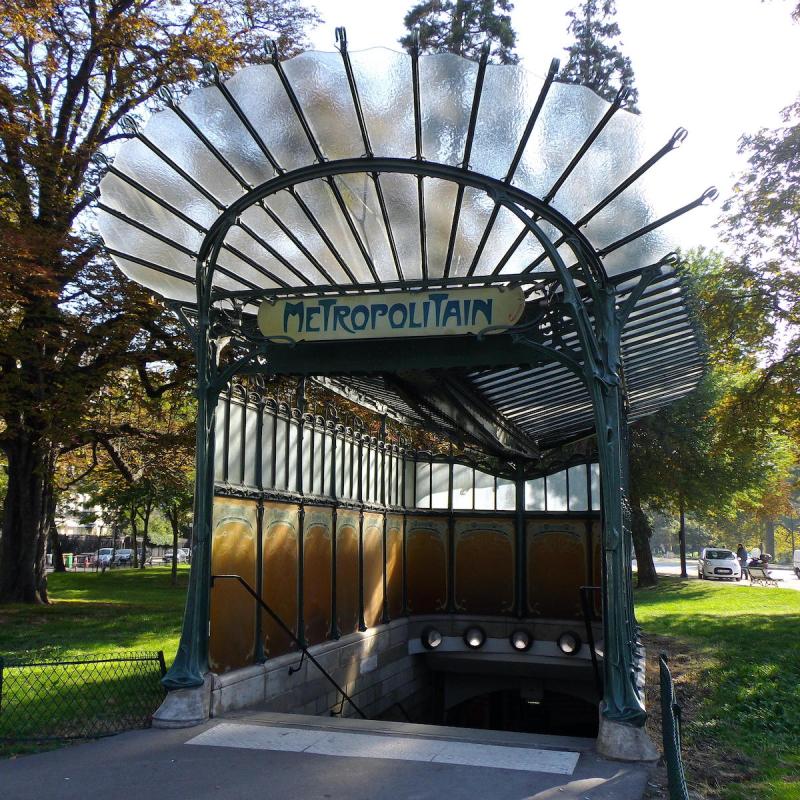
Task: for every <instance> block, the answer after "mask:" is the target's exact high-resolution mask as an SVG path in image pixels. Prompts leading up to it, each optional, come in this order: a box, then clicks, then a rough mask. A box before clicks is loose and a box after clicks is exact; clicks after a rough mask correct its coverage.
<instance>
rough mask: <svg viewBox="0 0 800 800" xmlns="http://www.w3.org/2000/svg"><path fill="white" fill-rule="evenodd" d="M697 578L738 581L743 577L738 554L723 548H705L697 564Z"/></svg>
mask: <svg viewBox="0 0 800 800" xmlns="http://www.w3.org/2000/svg"><path fill="white" fill-rule="evenodd" d="M697 577H698V578H700V580H705V579H706V578H709V579H712V578H713V579H715V580H720V581H738V580H739V579H740V578H741V577H742V568H741V566H740V564H739V559H738V558H736V553H733V552H731V551H730V550H726V549H725V548H723V547H704V548H703V552H702V553H700V559H699V560H698V562H697Z"/></svg>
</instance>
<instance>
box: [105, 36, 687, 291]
mask: <svg viewBox="0 0 800 800" xmlns="http://www.w3.org/2000/svg"><path fill="white" fill-rule="evenodd" d="M349 58H350V61H351V64H352V70H353V75H354V78H355V86H356V92H357V98H358V100H359V101H360V103H361V108H362V109H363V120H364V124H365V127H366V136H367V137H368V144H369V146H370V148H371V150H372V152H373V154H374V155H375V156H378V157H383V156H387V157H394V158H412V157H413V156H414V154H415V149H416V146H415V132H414V130H415V125H414V122H415V120H414V105H413V82H412V61H411V57H410V56H408V55H407V54H404V53H396V52H392V51H389V50H383V49H375V50H368V51H364V52H360V53H353V54H351V55H350V56H349ZM478 72H479V67H478V65H477V64H476V63H475V62H471V61H467V60H465V59H462V58H459V57H457V56H455V55H452V54H437V55H426V56H422V57H420V60H419V76H420V81H419V89H420V99H421V126H422V130H421V135H422V155H423V157H424V159H425V160H426V161H428V162H435V163H440V164H447V165H450V166H460V165H461V164H462V163H463V160H464V157H465V147H466V146H467V143H468V139H469V136H468V131H469V123H470V116H471V112H472V109H473V103H474V102H475V101H476V95H475V85H476V80H477V77H478ZM543 84H544V82H543V80H542V79H541V78H540V77H538V76H536V75H533V74H531V73H529V72H526V71H525V70H524V69H523V68H522V67H520V66H518V65H513V66H511V65H489V66H488V67H487V68H486V72H485V76H484V85H483V92H482V94H481V95H480V97H479V98H478V101H479V108H478V113H477V116H476V124H475V129H474V139H473V142H472V145H471V152H470V154H469V166H470V168H471V169H472V170H474V171H476V172H479V173H481V174H485V175H489V176H491V177H493V178H497V179H504V178H505V177H506V175H507V173H508V171H509V166H510V165H511V163H512V160H513V159H514V156H515V153H517V150H518V148H520V142H521V140H522V137H523V132H524V130H525V128H526V125H527V124H528V120H529V118H530V115H531V112H532V110H533V109H534V107H535V105H536V102H537V99H538V98H539V96H540V93H541V92H542V87H543ZM293 101H294V102H295V104H296V105H294V106H293ZM608 111H609V104H608V103H606V102H605V101H604V100H602V99H601V98H599V97H598V96H597V95H596V94H594V92H592V91H590V90H589V89H586V88H583V87H579V86H572V85H564V84H558V83H554V84H553V85H552V86H551V87H550V88H549V92H548V93H547V96H546V98H545V100H544V103H543V106H542V108H541V113H540V115H539V117H538V119H537V120H536V123H535V125H534V127H533V130H532V134H531V136H530V138H529V140H528V141H527V142H526V143H525V146H524V148H521V152H520V160H519V165H518V167H517V169H516V170H515V173H514V175H513V179H512V182H513V184H514V185H515V186H517V187H519V188H521V189H523V190H525V191H526V192H529V193H530V194H532V195H534V196H535V197H538V198H551V204H552V206H553V207H554V208H556V209H557V210H559V211H561V212H562V213H563V214H565V215H566V216H567V217H568V218H570V219H571V220H573V221H575V220H578V219H580V218H581V217H582V216H583V215H585V214H586V213H587V212H588V211H590V210H591V209H593V208H594V207H595V206H596V205H597V204H598V203H599V202H600V201H602V200H603V199H604V198H605V197H606V196H607V195H608V193H609V192H611V191H612V190H614V189H615V188H616V187H617V186H618V185H619V184H620V182H621V181H623V180H624V179H626V178H627V177H628V176H629V175H630V174H631V173H632V172H634V170H636V169H637V167H638V166H639V165H641V164H642V163H643V162H644V161H646V159H647V158H649V156H650V155H652V154H653V153H655V152H656V151H657V150H658V149H659V148H660V147H661V146H662V145H663V143H664V142H665V141H666V140H667V138H668V137H666V136H664V134H663V131H661V132H658V133H659V137H660V138H659V137H654V136H652V135H651V134H650V133H649V132H648V128H647V126H646V124H645V122H644V121H643V120H642V119H641V118H638V117H636V116H634V115H632V114H630V113H628V112H626V111H617V112H616V113H614V114H613V115H611V116H610V117H609V116H608ZM241 116H244V117H245V118H246V120H247V123H248V124H247V125H245V123H244V122H243V121H242V119H241ZM601 120H604V123H603V124H604V127H603V128H602V130H600V131H599V132H597V126H598V124H599V123H600V122H601ZM304 125H306V126H307V131H306V130H304V127H303V126H304ZM248 126H249V128H250V129H249V130H248ZM193 128H194V130H193ZM593 132H595V133H597V135H596V139H595V140H594V141H593V142H592V143H591V145H590V146H589V147H588V148H586V147H585V144H586V142H587V139H589V138H590V137H592V136H593V135H594V134H593ZM582 150H584V151H585V152H583V153H582V155H581V156H580V158H578V159H576V155H577V154H579V153H580V152H581V151H582ZM317 153H318V154H319V158H318V157H317ZM366 153H367V142H366V141H365V135H364V132H363V131H362V130H361V127H360V125H359V119H358V116H357V113H356V105H355V102H354V96H353V91H352V89H351V86H350V85H349V82H348V80H347V73H346V69H345V63H344V60H343V57H342V55H341V54H339V53H316V52H314V53H304V54H302V55H300V56H297V57H296V58H293V59H291V60H289V61H286V62H283V63H282V64H281V65H280V67H278V68H276V67H275V66H271V65H267V66H263V65H262V66H252V67H248V68H246V69H243V70H242V71H240V72H239V73H237V74H236V75H234V76H233V77H232V78H230V79H228V80H226V81H225V82H224V87H223V86H221V85H214V83H213V82H212V85H210V86H207V87H205V88H199V89H196V90H195V91H193V92H192V93H191V94H190V95H189V96H188V97H186V98H185V99H184V100H183V101H182V102H181V104H180V106H179V107H177V108H168V109H165V110H163V111H161V112H159V113H157V114H154V115H153V116H152V117H151V119H150V120H149V122H148V123H147V125H146V126H145V128H144V130H143V132H142V135H141V137H140V138H139V139H134V140H132V141H130V142H127V143H125V144H124V145H122V147H120V149H119V153H118V155H117V158H116V163H115V168H116V169H117V170H119V171H120V172H122V173H123V174H124V175H126V176H128V177H129V178H130V181H131V182H132V183H133V184H134V185H135V184H140V185H141V186H142V187H143V188H144V189H146V190H147V191H149V192H152V193H153V194H154V195H155V196H156V198H158V199H160V200H163V203H162V204H161V205H162V208H160V209H158V210H156V208H155V205H157V204H158V200H155V201H154V200H152V199H151V200H146V199H144V198H143V197H142V195H141V193H140V192H138V191H137V189H136V188H135V187H134V186H131V185H125V183H124V182H123V181H122V180H121V179H120V178H118V177H116V176H115V175H113V174H109V175H107V176H106V178H105V179H104V180H103V182H102V184H101V193H102V197H103V202H106V203H108V204H110V205H113V207H114V208H116V209H118V210H119V211H121V212H122V213H124V214H126V215H127V216H129V217H131V218H132V219H135V220H137V221H139V222H141V223H142V224H144V225H147V226H152V227H153V228H155V229H156V230H157V231H158V232H159V233H161V234H163V235H164V236H166V237H167V238H169V239H170V240H174V241H176V242H180V243H182V244H183V243H185V244H186V245H187V246H189V247H191V248H193V249H194V248H196V247H197V236H196V235H195V234H188V233H187V229H186V222H185V221H181V220H180V218H179V217H180V215H185V216H186V217H188V218H189V219H191V220H193V221H195V222H197V223H198V225H200V226H201V227H202V228H204V229H207V228H208V227H210V226H211V225H212V224H213V222H214V220H215V219H216V218H217V217H218V215H219V214H220V212H221V210H222V209H223V208H224V207H227V206H228V205H229V204H230V203H231V202H233V201H234V200H236V199H237V198H239V197H241V196H242V194H243V193H244V191H245V190H246V189H247V188H249V187H251V186H256V185H260V184H263V183H265V182H266V181H269V180H270V179H272V178H273V177H274V176H275V175H276V165H277V168H278V169H282V170H293V169H297V168H299V167H303V166H307V165H310V164H314V163H315V162H317V161H319V160H320V159H324V160H327V161H334V160H338V159H347V158H360V157H362V156H364V155H365V154H366ZM680 161H681V159H680V158H672V157H670V165H669V168H667V167H664V166H663V165H662V164H657V165H656V166H655V167H654V168H653V169H652V170H650V171H648V172H647V173H646V174H645V175H644V176H643V177H642V178H640V179H639V180H637V181H636V182H635V183H634V184H633V185H631V186H630V187H628V188H627V189H626V190H625V191H624V192H622V193H621V194H619V195H618V196H617V197H616V198H615V199H614V200H613V201H611V202H610V203H609V204H608V205H607V206H606V207H605V208H603V209H602V210H601V211H599V213H597V214H596V215H594V216H593V218H592V219H591V220H590V221H589V222H588V224H587V225H586V227H585V231H586V233H587V235H588V237H589V239H590V241H591V242H592V244H593V245H594V247H595V248H596V249H598V250H602V249H603V248H605V247H607V246H608V245H610V244H612V243H613V242H616V241H618V240H619V239H621V238H622V237H624V236H626V235H627V234H629V233H631V232H634V231H636V230H638V229H640V228H642V227H643V226H644V225H647V224H649V223H651V222H652V221H653V220H655V219H657V218H658V217H659V216H663V215H664V214H666V213H668V212H670V211H672V210H673V209H674V208H675V207H676V206H680V205H683V204H685V203H686V202H687V201H688V200H690V199H691V195H690V196H689V197H686V196H682V197H680V198H679V199H678V198H677V197H676V195H677V194H681V193H682V189H683V186H682V185H681V182H680V181H676V180H675V174H676V173H675V166H676V165H677V164H679V162H680ZM688 167H689V165H688V164H687V165H683V167H682V169H683V172H684V174H685V173H686V170H687V168H688ZM424 184H425V215H424V217H425V219H424V221H425V227H426V246H427V253H428V260H429V263H428V273H429V275H430V276H432V277H440V276H442V275H444V273H445V270H446V266H447V257H448V252H449V249H450V248H449V244H450V234H451V228H452V221H453V212H454V207H455V201H456V194H457V190H456V188H455V185H454V184H452V183H446V182H444V181H442V180H437V179H431V178H426V179H425V180H424ZM676 184H677V186H678V188H677V189H676ZM415 189H416V179H415V178H413V177H401V176H392V175H389V174H383V175H381V176H380V177H379V179H378V182H377V183H376V182H375V181H374V180H373V178H372V177H371V176H367V175H347V176H340V177H337V178H335V179H331V180H330V181H328V182H327V185H326V183H325V182H324V181H315V182H314V183H311V184H305V185H303V186H301V187H300V188H299V189H297V194H298V196H299V197H300V202H298V201H297V199H295V198H292V197H289V196H288V195H287V193H285V192H284V193H283V194H282V195H281V196H277V197H271V198H269V199H268V200H267V201H266V203H267V205H268V206H269V208H270V209H272V210H273V211H274V213H275V215H276V216H277V218H278V219H279V220H280V221H281V222H282V223H283V227H281V225H278V224H276V222H275V220H274V219H273V220H270V219H269V218H268V216H267V215H266V214H262V215H255V216H253V217H252V218H249V222H248V224H249V225H250V226H251V228H252V230H253V232H254V234H255V235H254V237H251V238H253V239H255V240H257V239H259V238H260V239H262V240H263V241H266V242H268V243H269V247H270V248H273V250H274V251H275V252H277V253H279V254H280V255H281V257H282V258H284V259H286V260H287V261H289V262H290V263H291V265H292V267H293V268H294V273H295V277H294V278H292V280H295V281H297V285H298V286H302V285H303V284H304V281H303V280H302V279H301V278H298V277H297V274H301V275H303V276H313V278H312V280H313V281H314V282H319V281H320V278H322V282H334V283H344V284H346V283H349V282H351V281H358V282H367V283H369V282H376V281H377V282H378V283H381V282H383V281H386V280H393V279H397V277H398V265H397V263H396V262H397V261H399V262H400V269H401V270H402V272H403V274H404V276H407V277H408V278H411V279H419V278H420V277H421V276H422V269H423V265H422V263H421V248H420V242H419V237H420V230H419V228H420V225H419V209H418V207H417V201H416V191H415ZM679 190H680V191H679ZM695 196H696V195H695ZM170 206H171V207H173V208H174V209H175V212H176V213H175V214H174V215H173V217H174V218H173V217H171V215H170V213H169V208H170ZM493 207H494V203H493V201H490V200H488V199H487V198H486V197H485V196H483V194H482V192H479V191H475V190H466V191H465V192H464V197H463V202H462V204H461V208H460V213H459V215H458V229H457V236H456V238H455V242H454V248H453V252H452V256H451V259H450V260H451V263H450V272H452V274H454V275H465V274H467V273H468V272H469V271H470V270H472V271H474V272H475V273H476V274H478V275H486V274H491V273H492V272H496V271H502V274H503V275H510V274H514V273H516V272H518V271H521V270H525V269H528V268H530V265H531V264H532V263H533V261H535V260H536V259H537V258H538V257H539V255H540V253H541V247H540V245H539V244H538V243H537V242H536V241H535V240H534V239H533V237H531V236H527V237H525V240H524V241H523V242H522V243H521V244H519V245H518V246H517V247H516V248H515V249H513V250H510V249H509V248H510V245H511V244H512V243H513V242H514V241H515V240H516V238H517V234H518V232H519V231H520V230H521V224H520V222H519V221H518V220H516V219H514V218H513V216H512V215H509V214H508V212H506V211H501V212H500V213H499V214H496V215H495V216H496V220H495V222H494V225H493V227H492V230H491V231H490V233H489V234H488V236H487V237H486V238H485V240H484V231H485V228H486V222H487V221H488V219H489V217H490V215H491V214H492V210H493ZM107 219H108V218H107V217H104V218H101V220H100V227H101V231H102V232H103V233H104V234H105V232H106V225H107ZM112 227H113V226H112ZM552 234H553V238H557V235H558V232H557V231H555V230H554V231H553V232H552ZM108 235H109V236H111V237H112V238H113V236H114V231H113V230H112V228H111V227H109V229H108ZM231 235H232V236H234V237H235V238H236V239H237V242H238V244H237V246H238V247H241V248H243V249H244V250H245V251H246V252H247V254H248V255H249V256H251V257H252V258H254V259H259V258H265V259H266V260H267V261H269V259H270V258H272V259H274V258H275V253H274V252H272V253H270V252H269V250H268V249H264V248H261V250H260V251H259V248H258V247H256V245H255V244H254V242H253V241H251V242H245V241H244V240H243V239H242V237H241V233H240V232H236V233H233V232H232V233H231ZM482 242H483V248H482V250H481V251H480V253H479V258H478V259H477V262H476V253H478V248H479V247H480V246H481V243H482ZM140 243H141V246H142V247H144V248H148V253H149V254H150V255H151V256H153V257H155V256H156V255H158V256H159V259H161V260H163V261H164V266H167V267H169V268H171V269H176V270H186V264H185V259H184V258H183V257H181V258H180V259H177V260H176V259H175V257H174V254H173V253H172V250H171V249H170V248H168V247H165V248H164V249H162V250H161V252H160V253H159V252H157V251H158V247H156V246H155V245H153V244H152V242H146V241H145V239H143V238H141V237H139V236H132V237H131V239H130V241H129V242H128V245H127V249H126V250H125V252H129V253H130V254H131V255H132V256H136V255H137V252H138V251H137V250H136V248H138V247H139V245H140ZM392 245H394V248H393V246H392ZM154 247H155V251H154V250H153V248H154ZM671 249H672V241H671V239H670V237H669V228H668V227H666V228H663V229H659V230H658V231H655V232H652V233H649V234H647V235H645V236H642V237H641V238H638V239H636V240H635V241H633V242H631V243H629V244H626V245H625V246H624V247H620V248H619V249H616V250H614V251H613V252H611V253H609V255H608V256H607V257H606V258H605V266H606V270H607V272H609V273H610V274H618V273H621V272H624V271H627V270H631V269H635V268H637V267H640V266H643V265H645V264H649V263H655V262H656V261H658V260H659V259H660V258H662V257H663V256H664V255H665V254H666V253H667V252H669V250H671ZM395 254H397V258H395ZM279 260H280V259H279ZM538 266H539V265H537V267H536V268H538ZM320 267H321V269H320ZM543 268H544V269H547V268H548V267H547V264H546V262H544V264H543ZM284 269H288V267H287V266H286V264H284ZM187 274H189V275H192V274H193V269H192V270H189V271H188V273H187ZM284 274H286V275H292V274H293V273H292V270H291V269H289V271H288V273H284ZM153 280H155V279H153ZM269 282H270V281H269V280H268V279H267V280H266V282H265V283H264V286H265V287H266V286H267V285H268V284H269ZM170 285H171V284H170ZM151 288H153V289H155V290H156V291H159V292H160V293H162V294H165V295H168V294H169V292H168V291H167V286H166V284H164V286H161V285H160V284H159V283H158V281H157V280H155V282H154V283H152V285H151Z"/></svg>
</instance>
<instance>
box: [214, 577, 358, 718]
mask: <svg viewBox="0 0 800 800" xmlns="http://www.w3.org/2000/svg"><path fill="white" fill-rule="evenodd" d="M223 578H224V579H227V580H235V581H239V583H241V584H242V586H244V588H245V589H246V591H247V592H248V593H249V594H250V595H251V596H252V597H253V599H254V600H255V601H256V602H257V603H258V604H259V605H260V606H261V607H262V608H263V609H264V611H266V612H267V614H269V615H270V616H271V617H272V619H274V620H275V622H277V623H278V626H279V627H280V628H281V630H282V631H283V632H284V633H285V634H286V635H287V636H288V637H289V638H290V639H291V640H292V641H293V642H294V643H295V644H296V645H297V646H298V647H299V648H300V652H301V653H302V656H301V658H300V662H301V663H302V661H303V659H304V658H306V657H308V660H309V661H310V662H311V663H312V664H313V665H314V666H315V667H316V668H317V669H318V670H319V671H320V672H321V673H322V674H323V675H324V676H325V677H326V678H327V679H328V680H329V681H330V682H331V684H332V685H333V686H334V688H335V689H336V691H337V692H339V694H341V695H342V697H343V698H344V699H345V700H347V702H348V703H350V705H351V706H352V707H353V708H354V709H355V710H356V713H357V714H358V715H359V716H360V717H361V719H366V718H367V715H366V714H365V713H364V712H363V711H362V710H361V709H360V708H359V707H358V706H357V705H356V704H355V702H354V701H353V698H352V697H350V695H349V694H347V692H345V690H344V689H342V687H341V686H339V684H338V683H336V681H335V680H334V679H333V676H332V675H331V674H330V673H329V672H328V671H327V670H326V669H325V667H323V666H322V664H320V663H319V661H317V659H316V658H314V656H312V655H311V653H310V652H309V650H308V648H307V647H306V646H305V645H304V644H303V643H302V642H301V641H300V640H299V639H298V638H297V636H295V635H294V633H293V632H292V629H291V628H290V627H289V626H288V625H287V624H286V623H285V622H284V621H283V620H282V619H281V618H280V617H279V616H278V615H277V614H276V613H275V612H274V611H273V610H272V609H271V608H270V607H269V606H268V605H267V604H266V603H265V602H264V600H263V598H261V597H259V596H258V594H257V593H256V591H255V590H254V589H253V587H252V586H250V584H249V583H248V582H247V581H246V580H245V579H244V578H243V577H242V576H241V575H212V576H211V588H212V589H213V588H214V581H216V580H221V579H223ZM299 668H300V667H299V666H298V667H290V668H289V672H290V673H291V672H297V670H298V669H299Z"/></svg>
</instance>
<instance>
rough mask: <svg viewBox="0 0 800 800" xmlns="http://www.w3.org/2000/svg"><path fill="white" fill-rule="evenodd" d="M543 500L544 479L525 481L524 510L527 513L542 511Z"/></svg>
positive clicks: (543, 507)
mask: <svg viewBox="0 0 800 800" xmlns="http://www.w3.org/2000/svg"><path fill="white" fill-rule="evenodd" d="M544 498H545V491H544V478H534V479H533V480H530V481H525V509H526V510H527V511H544V510H545V499H544Z"/></svg>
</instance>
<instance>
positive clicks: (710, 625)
mask: <svg viewBox="0 0 800 800" xmlns="http://www.w3.org/2000/svg"><path fill="white" fill-rule="evenodd" d="M635 601H636V617H637V620H638V621H639V623H640V624H641V625H642V626H643V628H644V630H645V632H646V633H648V634H656V635H659V636H664V635H666V636H671V637H675V638H676V639H679V640H680V641H682V642H686V643H689V644H690V645H691V647H692V650H693V651H694V652H693V655H692V661H694V662H697V661H698V660H700V661H702V663H703V701H702V705H701V707H700V708H699V709H698V710H697V712H696V713H694V715H693V716H690V717H688V718H687V717H686V716H684V719H683V723H684V725H683V734H684V739H685V741H686V743H687V744H688V745H689V747H690V748H693V747H697V750H694V752H697V753H698V754H700V753H703V752H705V749H706V747H707V743H708V742H709V741H712V742H714V743H715V744H716V745H717V746H718V748H719V749H720V750H721V751H722V752H724V753H725V754H726V758H729V761H730V763H731V764H744V765H747V766H748V767H749V769H750V771H751V776H750V777H749V778H748V779H746V780H741V781H737V782H731V783H729V784H728V785H726V786H722V787H718V790H719V795H715V796H720V797H722V798H725V799H726V800H750V798H753V797H758V798H763V800H790V799H792V798H796V797H797V794H796V788H797V784H796V782H794V781H795V779H796V776H797V774H798V770H800V758H799V757H798V754H800V617H798V613H797V610H798V606H799V605H800V596H799V595H798V593H797V592H796V591H794V590H791V589H760V588H752V589H751V588H744V587H732V586H724V585H720V584H711V583H708V582H700V581H692V582H691V583H686V582H681V581H679V580H677V579H671V578H669V579H665V580H664V581H662V584H661V585H660V586H659V588H657V589H647V590H643V591H639V592H637V593H636V596H635ZM679 697H680V689H679ZM765 742H769V748H768V757H765V756H766V753H767V751H765ZM686 765H687V767H688V769H689V775H690V777H691V776H692V774H693V771H694V772H697V771H698V770H699V769H700V768H702V765H701V764H698V763H697V762H696V761H695V760H694V759H692V758H688V759H686Z"/></svg>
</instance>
